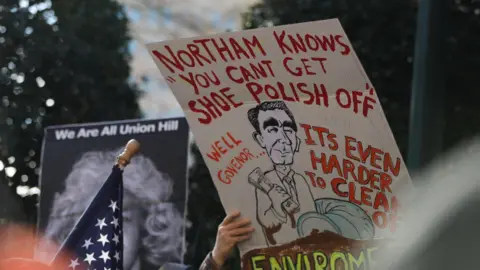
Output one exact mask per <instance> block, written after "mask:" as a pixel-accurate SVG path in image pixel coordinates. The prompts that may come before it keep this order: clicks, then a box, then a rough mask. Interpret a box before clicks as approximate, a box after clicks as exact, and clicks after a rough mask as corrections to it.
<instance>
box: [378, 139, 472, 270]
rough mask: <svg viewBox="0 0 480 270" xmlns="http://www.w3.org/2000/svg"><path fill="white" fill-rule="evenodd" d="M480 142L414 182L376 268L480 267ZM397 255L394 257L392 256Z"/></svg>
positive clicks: (461, 151)
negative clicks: (400, 222) (389, 245)
mask: <svg viewBox="0 0 480 270" xmlns="http://www.w3.org/2000/svg"><path fill="white" fill-rule="evenodd" d="M479 164H480V141H479V140H478V139H476V140H474V141H473V142H472V143H470V144H468V145H466V146H463V147H460V148H459V149H458V150H456V151H455V152H454V153H452V154H450V155H448V156H446V157H445V158H442V159H441V160H439V161H437V162H436V163H435V164H433V165H432V166H431V167H430V169H428V170H427V171H426V172H424V173H422V174H421V175H419V177H415V178H414V183H417V184H420V185H419V186H418V187H417V189H416V191H415V196H414V199H413V200H412V201H411V202H410V205H409V206H408V207H407V209H408V211H407V214H406V215H405V216H404V218H403V220H404V221H405V222H404V224H403V226H402V227H401V228H400V229H399V231H398V234H397V235H396V240H395V246H396V247H395V248H393V249H383V250H382V251H381V252H384V254H382V253H380V254H379V256H378V258H384V259H385V261H381V262H379V264H378V265H377V267H375V268H376V269H379V270H380V269H389V270H403V269H412V270H417V269H418V270H430V269H431V270H433V269H478V263H477V257H478V255H477V253H478V252H479V251H480V248H479V247H478V244H479V243H480V173H479V172H478V167H479ZM393 254H394V256H392V255H393Z"/></svg>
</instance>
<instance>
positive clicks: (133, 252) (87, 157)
mask: <svg viewBox="0 0 480 270" xmlns="http://www.w3.org/2000/svg"><path fill="white" fill-rule="evenodd" d="M188 137H189V128H188V125H187V121H186V120H185V119H184V118H169V119H156V120H128V121H115V122H103V123H90V124H75V125H66V126H54V127H49V128H47V129H46V130H45V137H44V145H43V152H42V164H41V165H42V167H41V174H40V181H41V182H40V187H41V192H42V194H41V196H40V207H39V217H38V218H39V220H38V229H39V232H41V233H42V234H44V235H45V237H46V238H47V239H48V240H51V241H54V242H56V244H57V245H54V247H55V248H57V247H58V245H60V244H62V243H63V241H65V239H66V237H67V236H68V234H69V233H70V231H71V230H72V228H73V227H74V225H75V224H76V222H77V221H78V219H79V218H80V216H81V215H82V214H83V212H84V211H85V209H86V208H87V207H88V205H89V204H90V202H91V201H92V200H93V197H94V196H95V195H96V194H97V192H98V190H99V189H100V188H101V186H102V184H103V183H104V181H105V180H107V178H108V176H109V174H110V173H111V171H112V166H113V165H114V164H115V162H116V158H117V156H118V154H119V153H121V151H122V150H123V149H124V147H125V144H126V142H128V141H129V140H130V139H136V140H137V141H139V142H140V144H141V148H140V152H139V153H138V154H137V155H136V156H135V157H133V158H132V160H131V162H130V164H129V165H128V166H127V167H126V168H125V171H124V173H123V181H124V196H123V200H124V202H123V213H122V214H123V230H124V231H123V239H124V243H125V245H124V246H125V247H124V257H123V262H124V267H123V269H125V270H153V269H159V268H160V267H161V266H162V265H163V264H164V263H166V262H182V261H183V254H184V250H185V248H184V246H185V243H184V230H185V226H184V224H185V205H186V188H187V186H186V179H187V158H188ZM49 246H50V245H49V244H48V242H47V241H45V242H44V243H42V244H41V245H40V246H39V247H38V249H37V252H36V257H37V258H38V259H40V260H45V261H47V262H50V260H51V257H52V256H54V255H55V252H56V250H50V249H49ZM97 255H98V254H96V255H95V256H97ZM112 256H113V255H112ZM97 259H98V258H97Z"/></svg>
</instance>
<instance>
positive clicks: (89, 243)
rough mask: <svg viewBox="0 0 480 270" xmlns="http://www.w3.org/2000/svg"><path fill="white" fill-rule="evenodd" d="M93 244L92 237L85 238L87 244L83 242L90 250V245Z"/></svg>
mask: <svg viewBox="0 0 480 270" xmlns="http://www.w3.org/2000/svg"><path fill="white" fill-rule="evenodd" d="M91 245H93V243H92V238H89V239H87V240H85V244H83V246H82V247H83V248H85V249H87V250H88V247H89V246H91Z"/></svg>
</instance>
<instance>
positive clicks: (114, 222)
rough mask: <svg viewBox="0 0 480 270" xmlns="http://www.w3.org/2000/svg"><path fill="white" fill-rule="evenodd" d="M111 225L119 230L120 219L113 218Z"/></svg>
mask: <svg viewBox="0 0 480 270" xmlns="http://www.w3.org/2000/svg"><path fill="white" fill-rule="evenodd" d="M110 224H113V226H115V228H117V227H118V218H116V217H113V220H112V222H110Z"/></svg>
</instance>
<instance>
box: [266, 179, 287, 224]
mask: <svg viewBox="0 0 480 270" xmlns="http://www.w3.org/2000/svg"><path fill="white" fill-rule="evenodd" d="M267 195H268V197H269V198H270V201H271V202H272V206H273V209H274V210H275V212H276V214H277V215H279V216H280V217H281V218H282V219H284V218H285V217H286V215H285V213H284V211H283V208H282V203H283V202H284V201H286V200H288V199H289V198H290V196H289V195H288V193H287V192H286V191H285V189H284V188H282V187H281V186H279V185H274V187H273V188H272V189H271V190H270V191H269V192H268V194H267Z"/></svg>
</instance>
